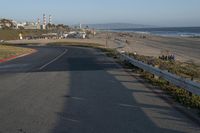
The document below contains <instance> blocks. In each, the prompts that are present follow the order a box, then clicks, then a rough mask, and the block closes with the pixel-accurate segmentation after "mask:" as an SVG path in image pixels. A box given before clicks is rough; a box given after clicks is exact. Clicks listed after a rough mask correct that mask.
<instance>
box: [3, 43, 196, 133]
mask: <svg viewBox="0 0 200 133" xmlns="http://www.w3.org/2000/svg"><path fill="white" fill-rule="evenodd" d="M33 48H36V49H37V50H38V52H37V53H34V54H32V55H29V56H26V57H22V58H18V59H15V60H12V61H9V62H6V63H2V64H0V133H198V132H200V130H199V129H200V128H199V126H198V125H197V124H196V123H195V122H193V121H192V120H190V119H189V118H187V117H186V116H184V114H182V113H180V112H179V111H177V110H176V109H174V108H173V107H172V106H171V105H170V104H168V102H166V101H165V100H163V99H161V98H160V96H159V95H158V94H156V93H154V92H153V91H152V88H151V87H150V86H149V85H148V84H146V83H143V82H141V79H140V78H138V77H137V76H130V74H129V73H127V72H125V71H124V70H123V69H122V68H121V67H120V66H119V65H118V64H116V63H115V62H114V61H113V60H112V59H110V58H108V57H106V56H105V55H104V54H103V53H101V52H100V51H99V50H95V49H91V48H80V47H33Z"/></svg>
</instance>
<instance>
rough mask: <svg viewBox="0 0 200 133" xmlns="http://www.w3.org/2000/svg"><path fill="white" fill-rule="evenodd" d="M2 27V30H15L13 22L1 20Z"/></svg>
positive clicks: (0, 25)
mask: <svg viewBox="0 0 200 133" xmlns="http://www.w3.org/2000/svg"><path fill="white" fill-rule="evenodd" d="M0 27H1V28H14V24H13V21H12V20H9V19H0Z"/></svg>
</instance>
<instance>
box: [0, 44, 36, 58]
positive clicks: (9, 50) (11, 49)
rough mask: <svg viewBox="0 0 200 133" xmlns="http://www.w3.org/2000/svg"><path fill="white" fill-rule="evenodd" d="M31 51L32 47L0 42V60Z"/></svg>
mask: <svg viewBox="0 0 200 133" xmlns="http://www.w3.org/2000/svg"><path fill="white" fill-rule="evenodd" d="M30 52H32V49H28V48H21V47H15V46H6V45H2V44H0V60H3V59H6V58H10V57H14V56H19V55H23V54H26V53H30Z"/></svg>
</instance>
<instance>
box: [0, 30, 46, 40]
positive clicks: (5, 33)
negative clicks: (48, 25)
mask: <svg viewBox="0 0 200 133" xmlns="http://www.w3.org/2000/svg"><path fill="white" fill-rule="evenodd" d="M47 32H48V31H46V30H45V31H44V30H1V29H0V40H16V39H19V34H20V33H22V35H23V36H29V35H41V34H44V33H47Z"/></svg>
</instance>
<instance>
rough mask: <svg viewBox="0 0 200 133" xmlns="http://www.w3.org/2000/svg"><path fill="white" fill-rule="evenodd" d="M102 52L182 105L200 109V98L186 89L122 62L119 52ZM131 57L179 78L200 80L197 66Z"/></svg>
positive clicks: (110, 50) (107, 50)
mask: <svg viewBox="0 0 200 133" xmlns="http://www.w3.org/2000/svg"><path fill="white" fill-rule="evenodd" d="M102 51H103V52H105V53H106V54H107V55H108V56H110V57H113V58H115V59H117V61H118V62H119V63H121V64H122V65H123V66H124V67H125V68H128V69H132V71H133V72H134V73H137V74H139V75H140V76H141V77H142V78H144V79H145V80H146V81H147V82H149V83H151V84H152V85H153V86H155V87H158V88H160V89H162V90H163V91H164V92H166V93H167V94H169V95H170V96H171V97H172V98H173V99H174V100H175V101H177V102H179V103H180V104H182V105H184V106H186V107H189V108H195V109H200V96H197V95H194V94H191V93H190V92H188V91H186V90H185V89H183V88H180V87H177V86H175V85H173V84H170V83H169V82H168V81H166V80H164V79H162V78H154V75H153V74H151V73H149V72H146V71H143V70H141V69H140V68H137V67H135V66H133V65H131V64H129V63H127V62H121V61H120V60H119V59H118V55H117V52H116V51H115V50H113V49H102ZM130 55H131V56H133V58H135V59H137V60H140V61H143V62H145V63H147V64H151V65H153V66H156V65H158V67H159V68H160V69H163V70H169V72H171V73H174V74H177V75H179V76H182V77H189V78H191V77H196V78H197V77H198V79H199V72H200V71H199V67H198V66H197V65H195V64H188V63H182V62H177V61H174V62H170V61H162V60H160V59H156V58H153V57H147V56H140V55H134V54H132V53H130Z"/></svg>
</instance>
